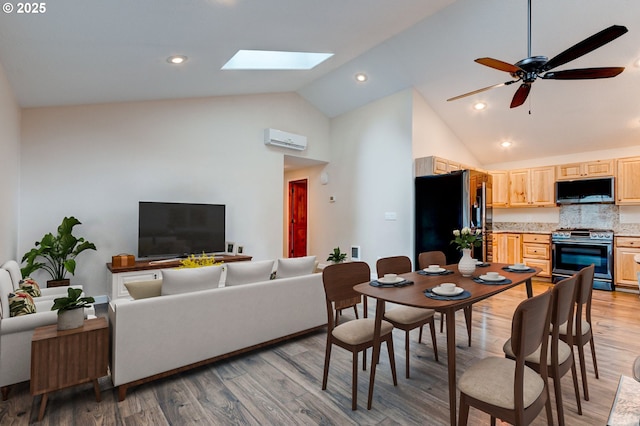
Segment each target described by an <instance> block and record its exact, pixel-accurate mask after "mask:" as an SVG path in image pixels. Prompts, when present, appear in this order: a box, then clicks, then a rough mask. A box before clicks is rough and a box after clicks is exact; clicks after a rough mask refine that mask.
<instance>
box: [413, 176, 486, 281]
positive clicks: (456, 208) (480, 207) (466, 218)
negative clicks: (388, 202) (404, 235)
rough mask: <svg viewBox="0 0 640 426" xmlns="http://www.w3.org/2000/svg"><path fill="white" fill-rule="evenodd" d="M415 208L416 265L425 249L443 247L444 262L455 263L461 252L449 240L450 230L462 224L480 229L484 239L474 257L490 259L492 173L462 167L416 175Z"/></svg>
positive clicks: (440, 249) (450, 238) (475, 250)
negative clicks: (457, 169) (441, 173)
mask: <svg viewBox="0 0 640 426" xmlns="http://www.w3.org/2000/svg"><path fill="white" fill-rule="evenodd" d="M415 209H416V210H415V259H414V262H415V263H414V264H415V265H416V269H417V267H418V255H419V254H420V253H422V252H424V251H432V250H439V251H442V252H444V254H445V255H446V257H447V264H453V263H458V261H460V258H461V257H462V253H461V252H460V250H458V248H457V247H456V245H455V244H451V240H453V238H454V237H453V230H454V229H462V228H463V227H465V226H468V227H470V228H480V229H482V236H483V243H482V246H481V247H476V248H475V249H474V252H473V257H474V258H476V259H479V260H483V261H485V262H486V261H490V260H491V257H492V253H491V216H492V211H491V175H489V174H487V173H483V172H479V171H475V170H461V171H457V172H453V173H449V174H445V175H433V176H419V177H416V178H415Z"/></svg>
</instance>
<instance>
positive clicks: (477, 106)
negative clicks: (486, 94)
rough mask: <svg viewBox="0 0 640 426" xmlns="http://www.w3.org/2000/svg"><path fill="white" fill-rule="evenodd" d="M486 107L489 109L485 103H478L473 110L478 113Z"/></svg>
mask: <svg viewBox="0 0 640 426" xmlns="http://www.w3.org/2000/svg"><path fill="white" fill-rule="evenodd" d="M486 107H487V104H485V103H484V102H476V103H475V104H473V109H475V110H477V111H482V110H483V109H485V108H486Z"/></svg>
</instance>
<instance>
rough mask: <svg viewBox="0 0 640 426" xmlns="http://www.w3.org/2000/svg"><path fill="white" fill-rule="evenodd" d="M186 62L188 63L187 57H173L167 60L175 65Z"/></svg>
mask: <svg viewBox="0 0 640 426" xmlns="http://www.w3.org/2000/svg"><path fill="white" fill-rule="evenodd" d="M186 61H187V57H186V56H184V55H173V56H169V57H168V58H167V62H169V63H170V64H175V65H178V64H182V63H184V62H186Z"/></svg>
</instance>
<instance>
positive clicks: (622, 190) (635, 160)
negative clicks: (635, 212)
mask: <svg viewBox="0 0 640 426" xmlns="http://www.w3.org/2000/svg"><path fill="white" fill-rule="evenodd" d="M616 172H617V173H616V204H618V205H640V157H629V158H620V159H618V161H617V167H616Z"/></svg>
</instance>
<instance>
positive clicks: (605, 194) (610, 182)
mask: <svg viewBox="0 0 640 426" xmlns="http://www.w3.org/2000/svg"><path fill="white" fill-rule="evenodd" d="M614 190H615V185H614V178H613V176H611V177H603V178H593V179H578V180H559V181H557V182H556V203H557V204H589V203H593V204H598V203H613V202H614V201H615V197H614Z"/></svg>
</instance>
